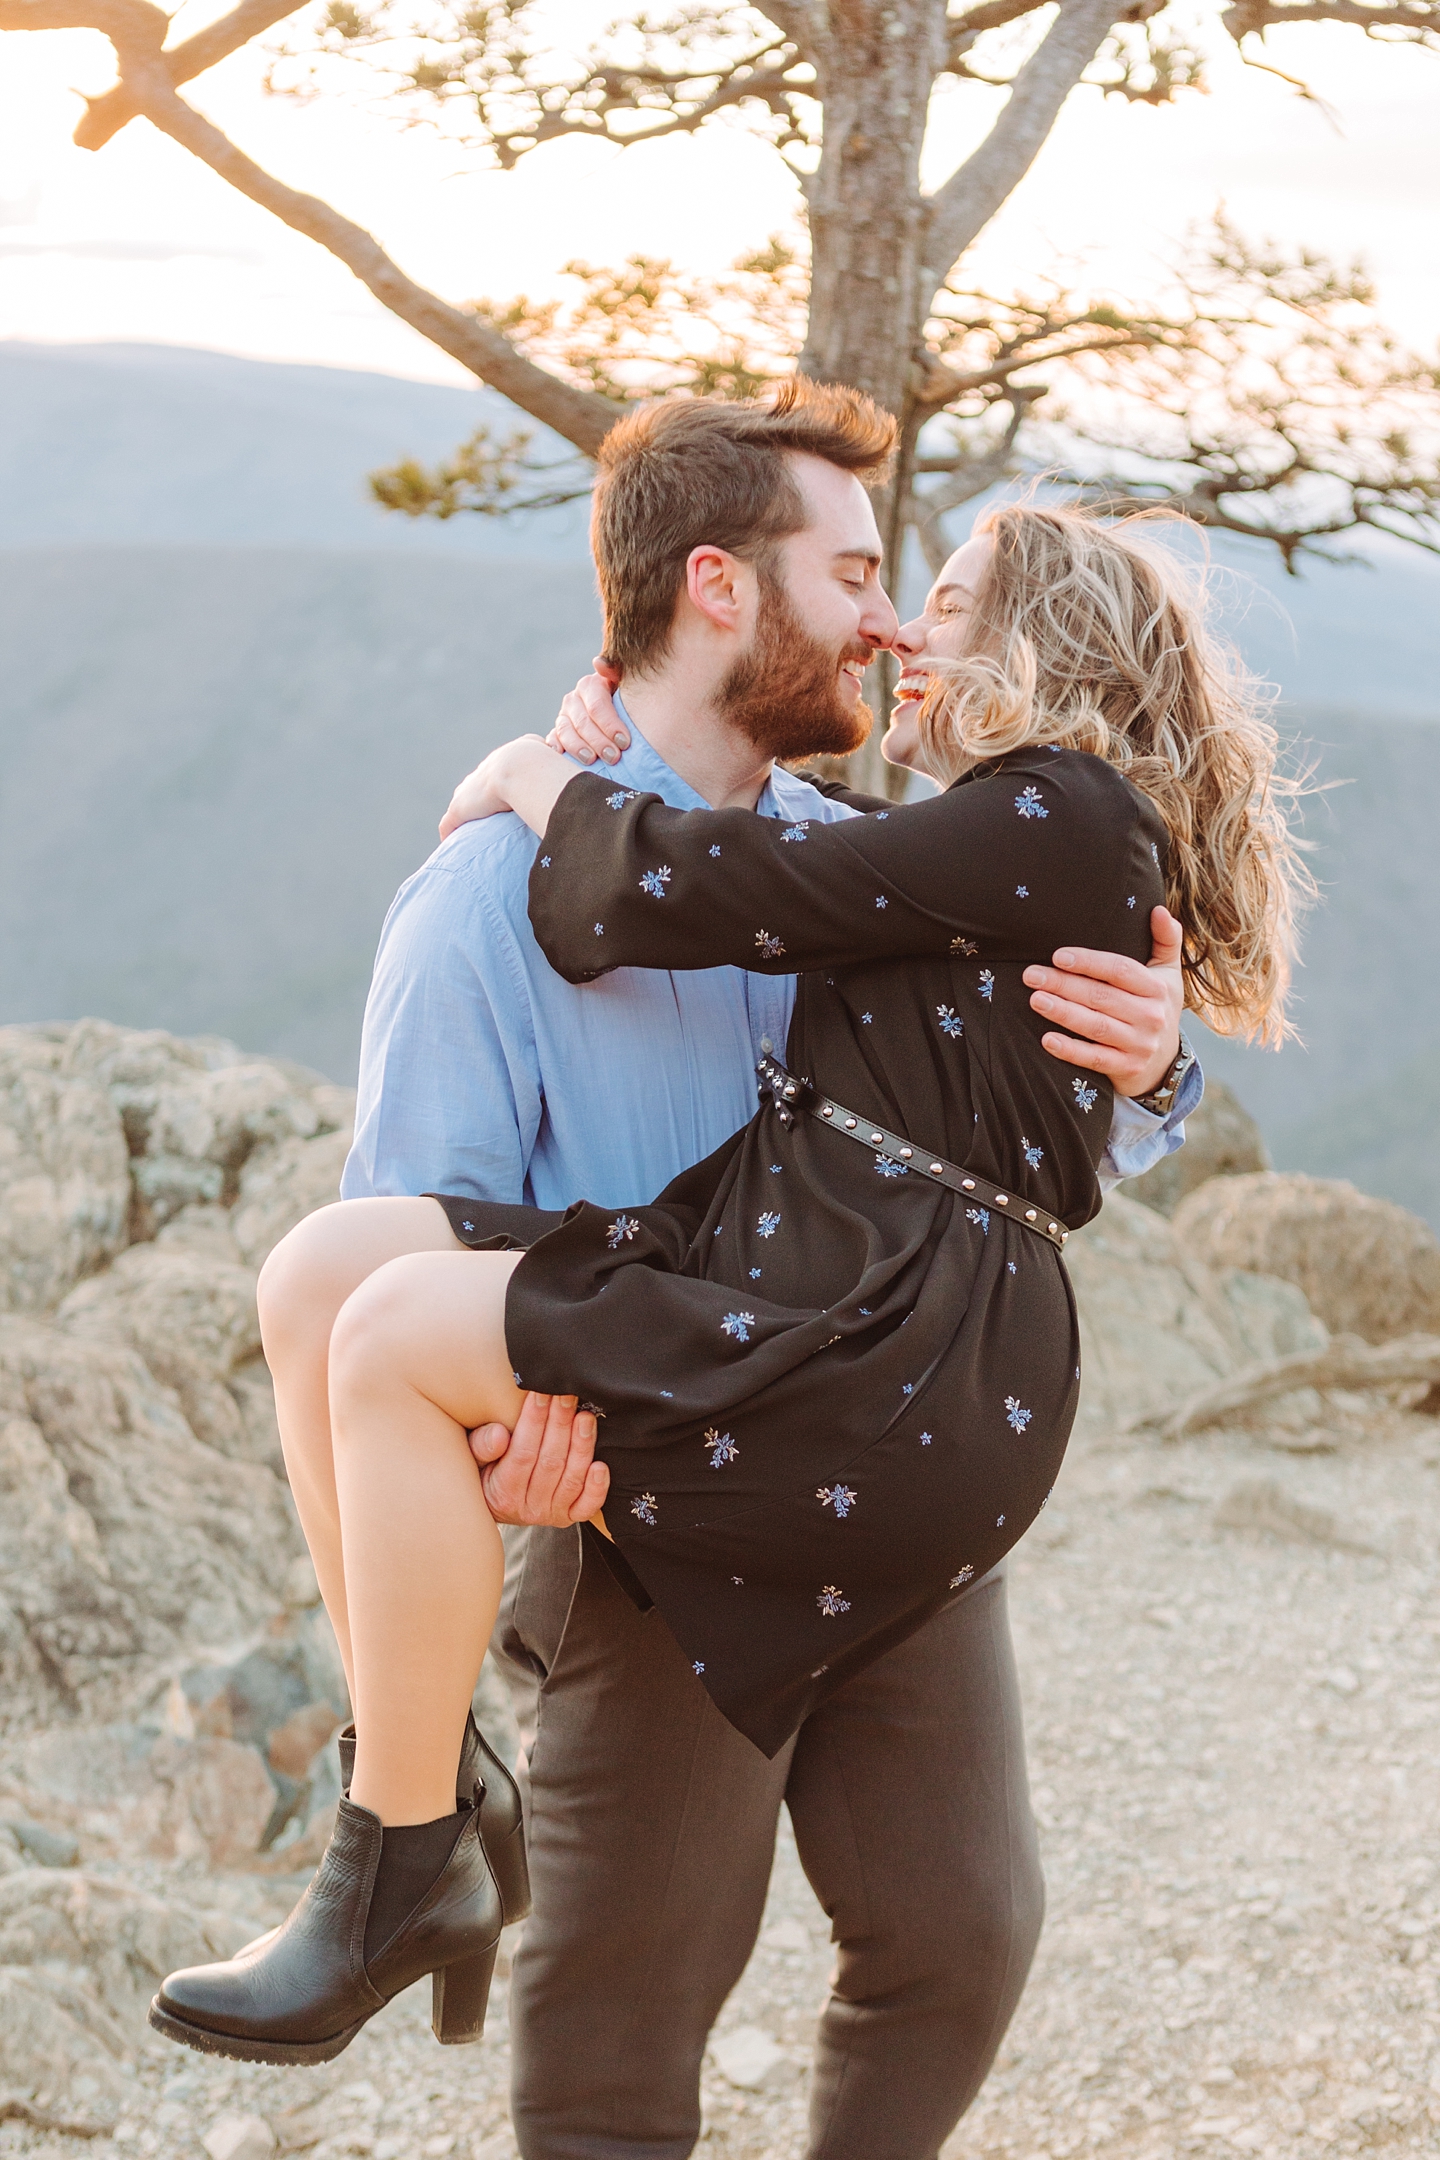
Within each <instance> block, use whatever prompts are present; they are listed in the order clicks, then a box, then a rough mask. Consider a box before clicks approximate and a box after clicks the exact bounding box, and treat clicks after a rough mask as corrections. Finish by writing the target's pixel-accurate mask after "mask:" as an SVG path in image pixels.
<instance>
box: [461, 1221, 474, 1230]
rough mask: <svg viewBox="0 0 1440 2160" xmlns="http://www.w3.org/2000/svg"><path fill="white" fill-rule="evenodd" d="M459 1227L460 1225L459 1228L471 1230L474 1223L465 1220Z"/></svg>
mask: <svg viewBox="0 0 1440 2160" xmlns="http://www.w3.org/2000/svg"><path fill="white" fill-rule="evenodd" d="M460 1227H461V1229H462V1230H473V1229H474V1228H475V1225H474V1223H473V1222H467V1223H462V1224H461V1225H460Z"/></svg>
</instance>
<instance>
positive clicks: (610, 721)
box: [545, 659, 630, 765]
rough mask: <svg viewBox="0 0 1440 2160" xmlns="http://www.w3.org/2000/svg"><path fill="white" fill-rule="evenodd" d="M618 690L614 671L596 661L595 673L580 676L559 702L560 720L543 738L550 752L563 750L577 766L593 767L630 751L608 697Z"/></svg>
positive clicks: (627, 736) (627, 733) (624, 730)
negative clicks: (600, 761) (597, 760)
mask: <svg viewBox="0 0 1440 2160" xmlns="http://www.w3.org/2000/svg"><path fill="white" fill-rule="evenodd" d="M619 686H620V676H619V672H618V670H617V669H615V668H613V667H611V665H610V663H609V662H608V661H607V660H603V659H600V660H597V661H596V662H595V673H594V674H593V675H582V676H581V678H580V680H579V682H578V683H576V685H575V688H574V689H573V690H567V691H566V693H565V696H564V698H563V699H562V700H561V703H560V717H559V718H558V719H557V720H556V722H555V725H554V727H553V728H551V730H550V733H549V734H548V735H547V736H546V738H545V740H546V742H548V743H549V745H550V748H551V749H552V750H563V751H564V753H565V755H566V757H572V758H574V759H575V761H576V763H577V764H580V765H593V764H594V762H595V760H596V758H597V757H598V758H602V759H603V760H604V762H605V763H606V764H607V765H613V764H614V763H615V762H616V760H617V759H618V758H619V756H620V753H621V751H622V750H628V749H629V747H630V730H629V729H628V728H627V727H626V725H625V723H624V721H623V720H622V719H621V717H620V715H619V713H618V712H617V711H616V709H615V701H614V698H613V697H612V695H611V693H612V691H614V690H617V689H618V688H619Z"/></svg>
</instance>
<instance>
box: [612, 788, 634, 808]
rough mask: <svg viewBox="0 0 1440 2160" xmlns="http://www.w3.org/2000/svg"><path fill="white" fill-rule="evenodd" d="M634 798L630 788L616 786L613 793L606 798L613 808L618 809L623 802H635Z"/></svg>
mask: <svg viewBox="0 0 1440 2160" xmlns="http://www.w3.org/2000/svg"><path fill="white" fill-rule="evenodd" d="M634 799H635V798H634V795H633V793H632V792H631V790H630V789H629V788H616V790H615V793H614V794H613V795H607V796H606V798H605V800H606V802H607V803H608V804H609V806H610V808H611V809H612V810H618V809H619V808H620V807H621V805H622V804H623V803H627V802H633V801H634Z"/></svg>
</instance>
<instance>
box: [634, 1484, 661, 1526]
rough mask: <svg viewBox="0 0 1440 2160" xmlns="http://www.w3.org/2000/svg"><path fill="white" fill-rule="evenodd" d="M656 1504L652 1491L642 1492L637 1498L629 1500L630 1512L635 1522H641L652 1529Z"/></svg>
mask: <svg viewBox="0 0 1440 2160" xmlns="http://www.w3.org/2000/svg"><path fill="white" fill-rule="evenodd" d="M656 1505H657V1503H656V1499H655V1495H654V1493H653V1492H642V1493H641V1495H640V1497H639V1499H638V1500H632V1501H631V1502H630V1512H631V1514H632V1515H633V1516H634V1517H635V1519H636V1521H637V1522H643V1523H644V1524H645V1526H646V1528H647V1529H650V1530H653V1529H654V1527H655V1509H656Z"/></svg>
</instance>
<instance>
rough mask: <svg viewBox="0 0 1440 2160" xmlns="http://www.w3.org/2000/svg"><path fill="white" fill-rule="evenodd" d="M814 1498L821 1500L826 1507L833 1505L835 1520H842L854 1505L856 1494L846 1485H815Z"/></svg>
mask: <svg viewBox="0 0 1440 2160" xmlns="http://www.w3.org/2000/svg"><path fill="white" fill-rule="evenodd" d="M815 1498H816V1499H817V1500H819V1501H821V1502H823V1504H824V1505H825V1506H826V1507H833V1508H834V1510H835V1520H836V1521H837V1522H844V1520H845V1517H846V1516H847V1515H848V1514H849V1513H850V1510H851V1508H852V1507H854V1505H855V1499H856V1495H855V1493H854V1491H853V1490H852V1489H851V1487H850V1486H848V1485H817V1486H816V1488H815Z"/></svg>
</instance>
